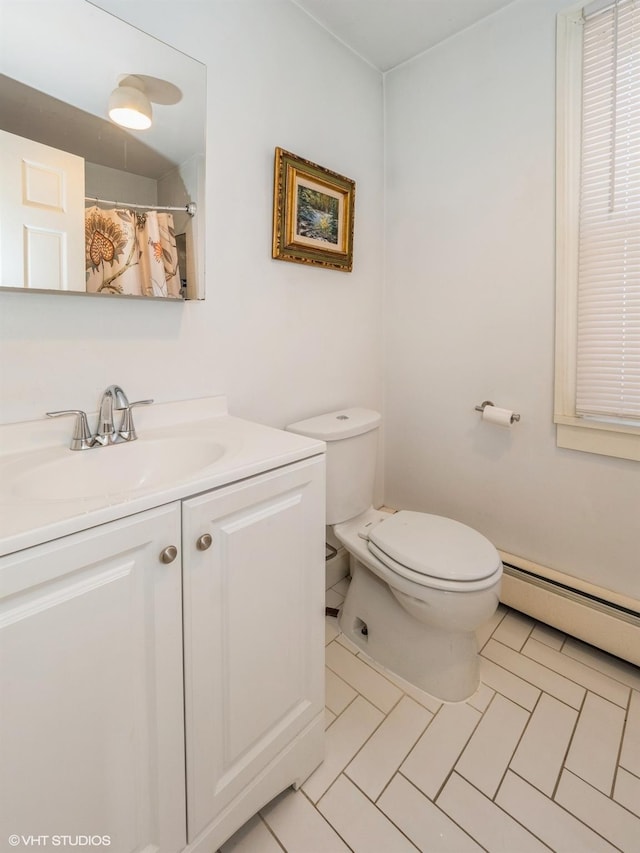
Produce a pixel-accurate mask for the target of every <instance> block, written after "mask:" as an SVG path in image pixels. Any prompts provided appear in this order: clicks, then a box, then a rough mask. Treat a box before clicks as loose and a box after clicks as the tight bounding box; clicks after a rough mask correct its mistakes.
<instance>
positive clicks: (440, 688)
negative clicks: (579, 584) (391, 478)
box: [287, 408, 502, 702]
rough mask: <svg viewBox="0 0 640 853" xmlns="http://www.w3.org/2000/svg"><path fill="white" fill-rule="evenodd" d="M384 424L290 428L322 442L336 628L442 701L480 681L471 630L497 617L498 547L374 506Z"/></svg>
mask: <svg viewBox="0 0 640 853" xmlns="http://www.w3.org/2000/svg"><path fill="white" fill-rule="evenodd" d="M380 422H381V417H380V414H379V413H378V412H375V411H372V410H370V409H362V408H351V409H343V410H342V411H339V412H330V413H329V414H325V415H319V416H318V417H314V418H309V419H307V420H304V421H299V422H298V423H295V424H291V425H290V426H288V427H287V430H289V431H290V432H295V433H298V434H300V435H305V436H309V437H310V438H317V439H322V440H323V441H325V442H326V443H327V459H326V462H327V519H326V521H327V525H331V526H332V529H333V532H334V534H335V536H336V538H337V539H338V541H339V542H341V543H342V544H343V545H344V547H345V548H346V550H347V551H348V553H349V555H350V572H351V583H350V584H349V590H348V592H347V596H346V599H345V601H344V604H343V606H342V608H341V611H340V615H339V620H338V621H339V625H340V629H341V631H342V632H343V633H344V634H345V636H346V637H348V638H349V639H350V640H351V641H352V642H353V643H355V644H356V646H358V647H359V648H360V649H362V650H363V652H364V653H365V654H366V655H367V656H369V657H370V658H371V659H372V660H374V661H376V662H377V663H379V664H381V665H382V666H383V667H385V668H387V669H389V670H391V671H392V672H393V673H395V674H397V675H398V676H400V677H401V678H404V679H405V680H406V681H409V682H410V683H412V684H414V685H415V686H416V687H418V688H420V689H421V690H424V691H426V692H427V693H430V694H431V695H432V696H435V697H437V698H438V699H442V700H444V701H450V702H457V701H463V700H464V699H468V698H469V696H471V695H472V694H473V693H474V692H475V691H476V689H477V687H478V684H479V681H480V673H479V656H478V646H477V641H476V636H475V631H476V629H477V628H478V627H479V626H480V625H482V624H483V623H484V622H486V621H487V620H488V619H490V618H491V616H492V615H493V614H494V612H495V610H496V608H497V606H498V602H499V598H498V596H499V592H500V583H501V578H502V562H501V560H500V557H499V555H498V552H497V551H496V549H495V547H494V546H493V545H492V544H491V542H489V541H488V539H485V537H484V536H482V535H481V534H480V533H478V532H477V531H476V530H473V529H472V528H471V527H467V526H466V525H465V524H461V523H460V522H457V521H454V520H453V519H450V518H444V517H442V516H438V515H429V514H427V513H422V512H411V511H409V510H400V511H399V512H396V513H392V512H385V511H382V510H377V509H374V508H373V506H372V502H373V489H374V480H375V468H376V456H377V434H378V429H379V427H380Z"/></svg>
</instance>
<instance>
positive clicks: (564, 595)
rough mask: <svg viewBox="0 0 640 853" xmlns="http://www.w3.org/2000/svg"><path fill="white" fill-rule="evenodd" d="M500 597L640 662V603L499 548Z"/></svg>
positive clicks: (507, 602)
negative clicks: (501, 566)
mask: <svg viewBox="0 0 640 853" xmlns="http://www.w3.org/2000/svg"><path fill="white" fill-rule="evenodd" d="M500 556H501V558H502V561H503V564H504V574H503V576H502V592H501V594H500V600H501V601H502V602H503V603H504V604H506V605H507V606H508V607H513V608H514V609H515V610H519V611H520V612H522V613H526V614H527V615H529V616H532V617H533V618H534V619H538V620H540V621H541V622H545V623H546V624H547V625H551V626H552V627H553V628H557V629H558V630H560V631H564V632H565V633H567V634H570V635H571V636H573V637H577V638H578V639H580V640H583V641H584V642H585V643H590V644H591V645H592V646H597V647H598V648H599V649H602V650H603V651H605V652H609V653H610V654H612V655H616V656H617V657H619V658H622V659H623V660H627V661H629V662H630V663H633V664H635V665H636V666H640V602H639V601H637V600H636V599H632V598H629V597H627V596H624V595H620V594H618V593H615V592H612V591H611V590H607V589H603V588H602V587H598V586H594V585H592V584H589V583H587V582H585V581H582V580H579V579H578V578H574V577H571V576H570V575H565V574H563V573H562V572H558V571H556V570H555V569H549V568H547V567H546V566H541V565H538V564H537V563H532V562H530V561H529V560H526V559H524V558H522V557H517V556H515V555H514V554H508V553H506V552H504V551H501V552H500Z"/></svg>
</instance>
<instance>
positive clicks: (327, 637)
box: [324, 616, 340, 646]
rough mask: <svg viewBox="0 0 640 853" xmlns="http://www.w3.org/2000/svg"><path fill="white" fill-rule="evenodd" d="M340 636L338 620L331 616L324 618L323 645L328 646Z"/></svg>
mask: <svg viewBox="0 0 640 853" xmlns="http://www.w3.org/2000/svg"><path fill="white" fill-rule="evenodd" d="M339 635H340V629H339V628H338V620H337V619H335V618H334V617H333V616H325V620H324V644H325V646H328V645H329V643H331V642H332V641H333V640H335V639H336V637H338V636H339Z"/></svg>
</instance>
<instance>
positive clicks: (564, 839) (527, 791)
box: [496, 772, 615, 853]
mask: <svg viewBox="0 0 640 853" xmlns="http://www.w3.org/2000/svg"><path fill="white" fill-rule="evenodd" d="M496 803H497V804H498V805H499V806H501V807H502V808H503V809H504V810H505V811H506V812H508V813H509V814H510V815H511V816H512V817H514V818H515V819H516V820H517V821H518V822H519V823H521V824H522V825H523V826H526V827H527V829H528V830H529V831H530V832H531V833H533V834H534V835H535V836H536V837H537V838H539V839H540V840H541V841H543V842H544V843H545V844H547V845H548V846H549V847H550V848H551V849H552V850H554V851H556V853H563V851H564V853H578V851H580V852H581V851H584V850H590V851H591V850H592V851H603V853H604V851H613V850H615V847H612V846H611V845H610V844H608V843H607V842H606V841H605V840H604V838H601V837H600V836H599V835H597V834H596V833H595V832H593V831H592V830H591V829H589V827H587V826H585V825H584V824H583V823H581V822H580V821H579V820H577V819H576V818H575V817H573V816H572V815H570V814H569V813H568V812H566V811H565V810H564V809H563V808H561V807H560V806H559V805H557V803H554V802H553V800H550V799H549V798H548V797H545V795H544V794H542V793H540V791H538V790H537V789H536V788H533V787H532V786H531V785H529V783H528V782H525V781H524V779H521V778H520V777H519V776H516V775H515V773H511V772H508V773H507V775H506V776H505V778H504V781H503V783H502V785H501V786H500V790H499V791H498V796H497V797H496Z"/></svg>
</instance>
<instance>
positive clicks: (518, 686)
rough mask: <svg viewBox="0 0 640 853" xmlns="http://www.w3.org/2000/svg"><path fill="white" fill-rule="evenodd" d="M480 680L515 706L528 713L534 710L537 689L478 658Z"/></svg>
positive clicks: (484, 659) (537, 693)
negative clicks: (519, 706)
mask: <svg viewBox="0 0 640 853" xmlns="http://www.w3.org/2000/svg"><path fill="white" fill-rule="evenodd" d="M480 678H481V679H482V683H483V684H485V685H486V686H488V687H491V688H492V689H493V690H495V691H497V692H498V693H501V694H502V695H503V696H506V697H507V699H511V701H512V702H515V703H516V704H517V705H522V707H523V708H526V709H527V710H528V711H533V709H534V708H535V706H536V702H537V701H538V698H539V696H540V691H539V690H538V688H537V687H534V686H533V684H529V683H528V682H526V681H524V680H523V679H522V678H519V677H518V676H517V675H514V674H513V673H512V672H509V671H508V670H506V669H505V668H504V667H502V666H498V664H496V663H493V661H490V660H487V658H485V657H481V658H480Z"/></svg>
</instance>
